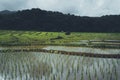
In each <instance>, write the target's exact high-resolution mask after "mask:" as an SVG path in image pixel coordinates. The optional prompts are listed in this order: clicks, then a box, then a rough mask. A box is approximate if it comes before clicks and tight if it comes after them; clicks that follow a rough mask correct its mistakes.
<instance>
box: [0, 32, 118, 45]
mask: <svg viewBox="0 0 120 80" xmlns="http://www.w3.org/2000/svg"><path fill="white" fill-rule="evenodd" d="M58 36H60V37H62V38H61V39H57V38H58ZM80 40H120V33H82V32H71V34H70V35H65V32H38V31H13V30H0V44H6V45H7V44H8V45H41V44H47V45H51V44H53V45H54V44H66V43H70V42H76V41H80Z"/></svg>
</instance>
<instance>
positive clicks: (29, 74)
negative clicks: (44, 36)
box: [0, 53, 51, 80]
mask: <svg viewBox="0 0 120 80" xmlns="http://www.w3.org/2000/svg"><path fill="white" fill-rule="evenodd" d="M50 71H51V67H50V66H49V65H48V64H46V63H43V62H40V61H39V60H38V59H37V58H36V57H35V55H34V54H32V53H0V74H1V76H2V77H3V78H4V80H30V79H32V78H35V79H37V78H39V77H41V76H43V75H44V76H48V75H50Z"/></svg>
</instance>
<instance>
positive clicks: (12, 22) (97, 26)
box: [0, 8, 120, 32]
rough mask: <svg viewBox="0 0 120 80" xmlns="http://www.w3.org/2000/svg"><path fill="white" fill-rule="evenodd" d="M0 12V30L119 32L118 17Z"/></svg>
mask: <svg viewBox="0 0 120 80" xmlns="http://www.w3.org/2000/svg"><path fill="white" fill-rule="evenodd" d="M7 12H8V13H7V14H3V12H0V29H1V30H37V31H56V32H58V31H59V32H60V31H67V32H120V15H109V16H102V17H81V16H75V15H71V14H63V13H60V12H52V11H45V10H41V9H37V8H36V9H35V8H34V9H31V10H22V11H16V12H12V13H11V12H9V11H7Z"/></svg>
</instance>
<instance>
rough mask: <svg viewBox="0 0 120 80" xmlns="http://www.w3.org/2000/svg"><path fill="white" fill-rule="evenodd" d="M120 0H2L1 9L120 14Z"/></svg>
mask: <svg viewBox="0 0 120 80" xmlns="http://www.w3.org/2000/svg"><path fill="white" fill-rule="evenodd" d="M119 4H120V0H12V1H10V0H1V1H0V10H3V9H9V10H18V9H27V8H41V9H45V10H52V11H60V12H63V13H71V14H75V15H81V16H102V15H109V14H120V5H119Z"/></svg>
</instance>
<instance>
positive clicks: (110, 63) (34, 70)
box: [0, 48, 120, 80]
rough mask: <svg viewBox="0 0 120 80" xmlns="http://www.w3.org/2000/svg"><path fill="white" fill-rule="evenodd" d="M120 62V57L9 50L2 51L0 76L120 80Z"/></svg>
mask: <svg viewBox="0 0 120 80" xmlns="http://www.w3.org/2000/svg"><path fill="white" fill-rule="evenodd" d="M47 49H48V48H47ZM59 49H60V48H59ZM64 49H65V48H64ZM71 50H72V49H71ZM118 53H119V51H118ZM119 66H120V59H112V58H110V59H108V58H90V57H82V56H71V55H61V54H52V53H43V52H14V53H11V52H7V53H0V80H119V79H120V67H119Z"/></svg>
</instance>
